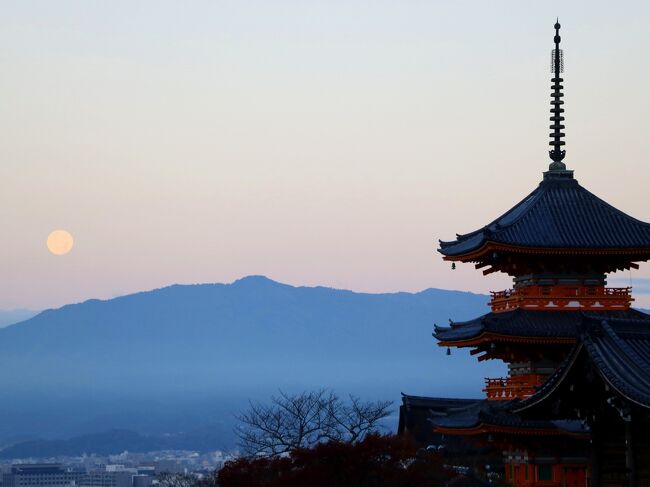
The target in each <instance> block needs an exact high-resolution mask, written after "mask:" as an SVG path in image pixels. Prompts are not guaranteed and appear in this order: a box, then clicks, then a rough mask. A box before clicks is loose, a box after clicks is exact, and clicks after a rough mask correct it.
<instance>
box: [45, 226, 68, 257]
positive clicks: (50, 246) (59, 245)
mask: <svg viewBox="0 0 650 487" xmlns="http://www.w3.org/2000/svg"><path fill="white" fill-rule="evenodd" d="M73 245H74V239H73V238H72V235H70V233H69V232H66V231H65V230H54V231H53V232H52V233H50V234H49V235H48V236H47V250H49V251H50V252H52V253H53V254H54V255H65V254H67V253H68V252H70V251H71V250H72V246H73Z"/></svg>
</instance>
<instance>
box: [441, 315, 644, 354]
mask: <svg viewBox="0 0 650 487" xmlns="http://www.w3.org/2000/svg"><path fill="white" fill-rule="evenodd" d="M587 318H591V319H597V320H609V319H615V320H627V321H630V322H634V323H640V324H642V325H643V326H644V327H647V329H648V330H650V315H648V314H646V313H642V312H641V311H637V310H635V309H627V310H617V311H578V310H562V311H543V310H525V309H521V308H519V309H515V310H513V311H507V312H501V313H487V314H485V315H483V316H479V317H478V318H475V319H473V320H469V321H463V322H451V323H450V326H438V325H435V326H434V332H433V336H434V337H435V338H436V339H437V340H438V341H439V345H441V346H458V347H471V346H476V345H478V344H480V343H484V342H495V341H529V342H531V343H573V342H575V341H576V338H577V336H578V334H579V330H580V325H581V324H582V323H583V322H584V321H585V319H587Z"/></svg>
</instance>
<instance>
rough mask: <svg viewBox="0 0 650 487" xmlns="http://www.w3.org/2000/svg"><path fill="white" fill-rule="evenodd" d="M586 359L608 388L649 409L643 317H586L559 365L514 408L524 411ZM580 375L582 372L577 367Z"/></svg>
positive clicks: (649, 345) (647, 335) (648, 341)
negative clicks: (575, 342)
mask: <svg viewBox="0 0 650 487" xmlns="http://www.w3.org/2000/svg"><path fill="white" fill-rule="evenodd" d="M581 356H582V357H584V358H586V359H587V360H588V361H589V362H591V364H592V365H593V366H594V368H595V370H596V371H597V372H598V375H599V376H600V377H601V378H602V380H603V381H604V382H605V383H606V384H607V385H608V387H609V388H610V389H613V390H615V391H616V392H617V393H618V394H619V395H620V396H621V397H623V398H625V399H627V400H629V401H631V402H632V403H635V404H637V405H640V406H642V407H645V408H650V327H649V326H648V325H647V321H646V320H634V319H625V318H610V319H597V318H595V317H585V319H584V322H583V324H582V326H581V333H580V339H579V342H578V343H577V344H576V346H575V348H574V349H573V351H572V353H571V354H569V355H568V356H567V358H566V359H565V361H564V363H563V364H562V366H560V367H559V368H558V369H557V370H556V371H555V373H554V374H553V375H552V376H551V377H550V378H549V379H548V380H547V381H546V382H545V383H544V385H543V386H542V387H541V388H540V389H539V390H537V392H535V394H533V395H532V396H530V397H529V398H527V399H525V400H522V401H521V402H520V404H519V405H517V406H516V407H515V408H514V410H516V411H523V410H525V409H527V408H529V407H531V406H533V405H535V404H539V403H541V402H543V401H544V400H545V399H547V398H549V397H550V396H551V395H552V394H553V392H554V391H555V390H557V388H558V387H559V386H560V385H561V384H562V383H563V382H564V380H565V379H566V377H568V376H569V375H570V373H571V371H572V370H573V368H574V365H575V364H576V363H577V362H578V359H579V358H580V357H581ZM576 373H577V374H579V375H582V374H583V373H584V371H583V370H582V369H581V370H578V371H576Z"/></svg>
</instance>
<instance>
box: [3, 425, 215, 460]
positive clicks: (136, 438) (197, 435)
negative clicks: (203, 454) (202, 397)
mask: <svg viewBox="0 0 650 487" xmlns="http://www.w3.org/2000/svg"><path fill="white" fill-rule="evenodd" d="M222 448H223V439H222V437H221V435H220V432H218V431H216V432H215V431H211V430H210V429H207V430H204V431H198V432H191V433H179V434H175V435H165V436H148V435H141V434H138V433H136V432H134V431H129V430H110V431H107V432H104V433H95V434H89V435H82V436H76V437H73V438H69V439H66V440H30V441H24V442H21V443H17V444H15V445H13V446H10V447H8V448H5V449H4V450H2V451H0V458H4V459H14V458H51V457H57V456H81V455H83V454H84V453H90V452H92V453H94V454H97V455H115V454H118V453H122V452H123V451H130V452H149V451H160V450H199V451H214V450H219V449H222Z"/></svg>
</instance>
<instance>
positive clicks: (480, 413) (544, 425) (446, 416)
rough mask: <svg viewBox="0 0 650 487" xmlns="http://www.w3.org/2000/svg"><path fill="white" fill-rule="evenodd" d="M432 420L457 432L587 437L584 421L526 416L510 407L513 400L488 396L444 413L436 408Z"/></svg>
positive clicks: (439, 428) (449, 431)
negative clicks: (529, 418) (527, 417)
mask: <svg viewBox="0 0 650 487" xmlns="http://www.w3.org/2000/svg"><path fill="white" fill-rule="evenodd" d="M439 400H440V399H435V401H439ZM428 420H429V422H430V423H431V426H432V427H433V430H434V431H435V432H439V433H447V434H453V435H480V434H485V433H508V434H520V435H558V436H577V437H583V436H585V435H586V434H587V430H585V428H584V426H583V424H582V422H581V421H578V420H528V419H522V418H520V417H519V416H518V415H516V414H514V413H512V412H511V411H510V404H509V402H499V401H488V400H481V401H475V402H473V403H472V404H468V405H467V406H465V407H464V408H454V409H450V410H447V411H445V412H444V413H439V412H436V411H434V410H432V411H431V413H430V415H429V418H428Z"/></svg>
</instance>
